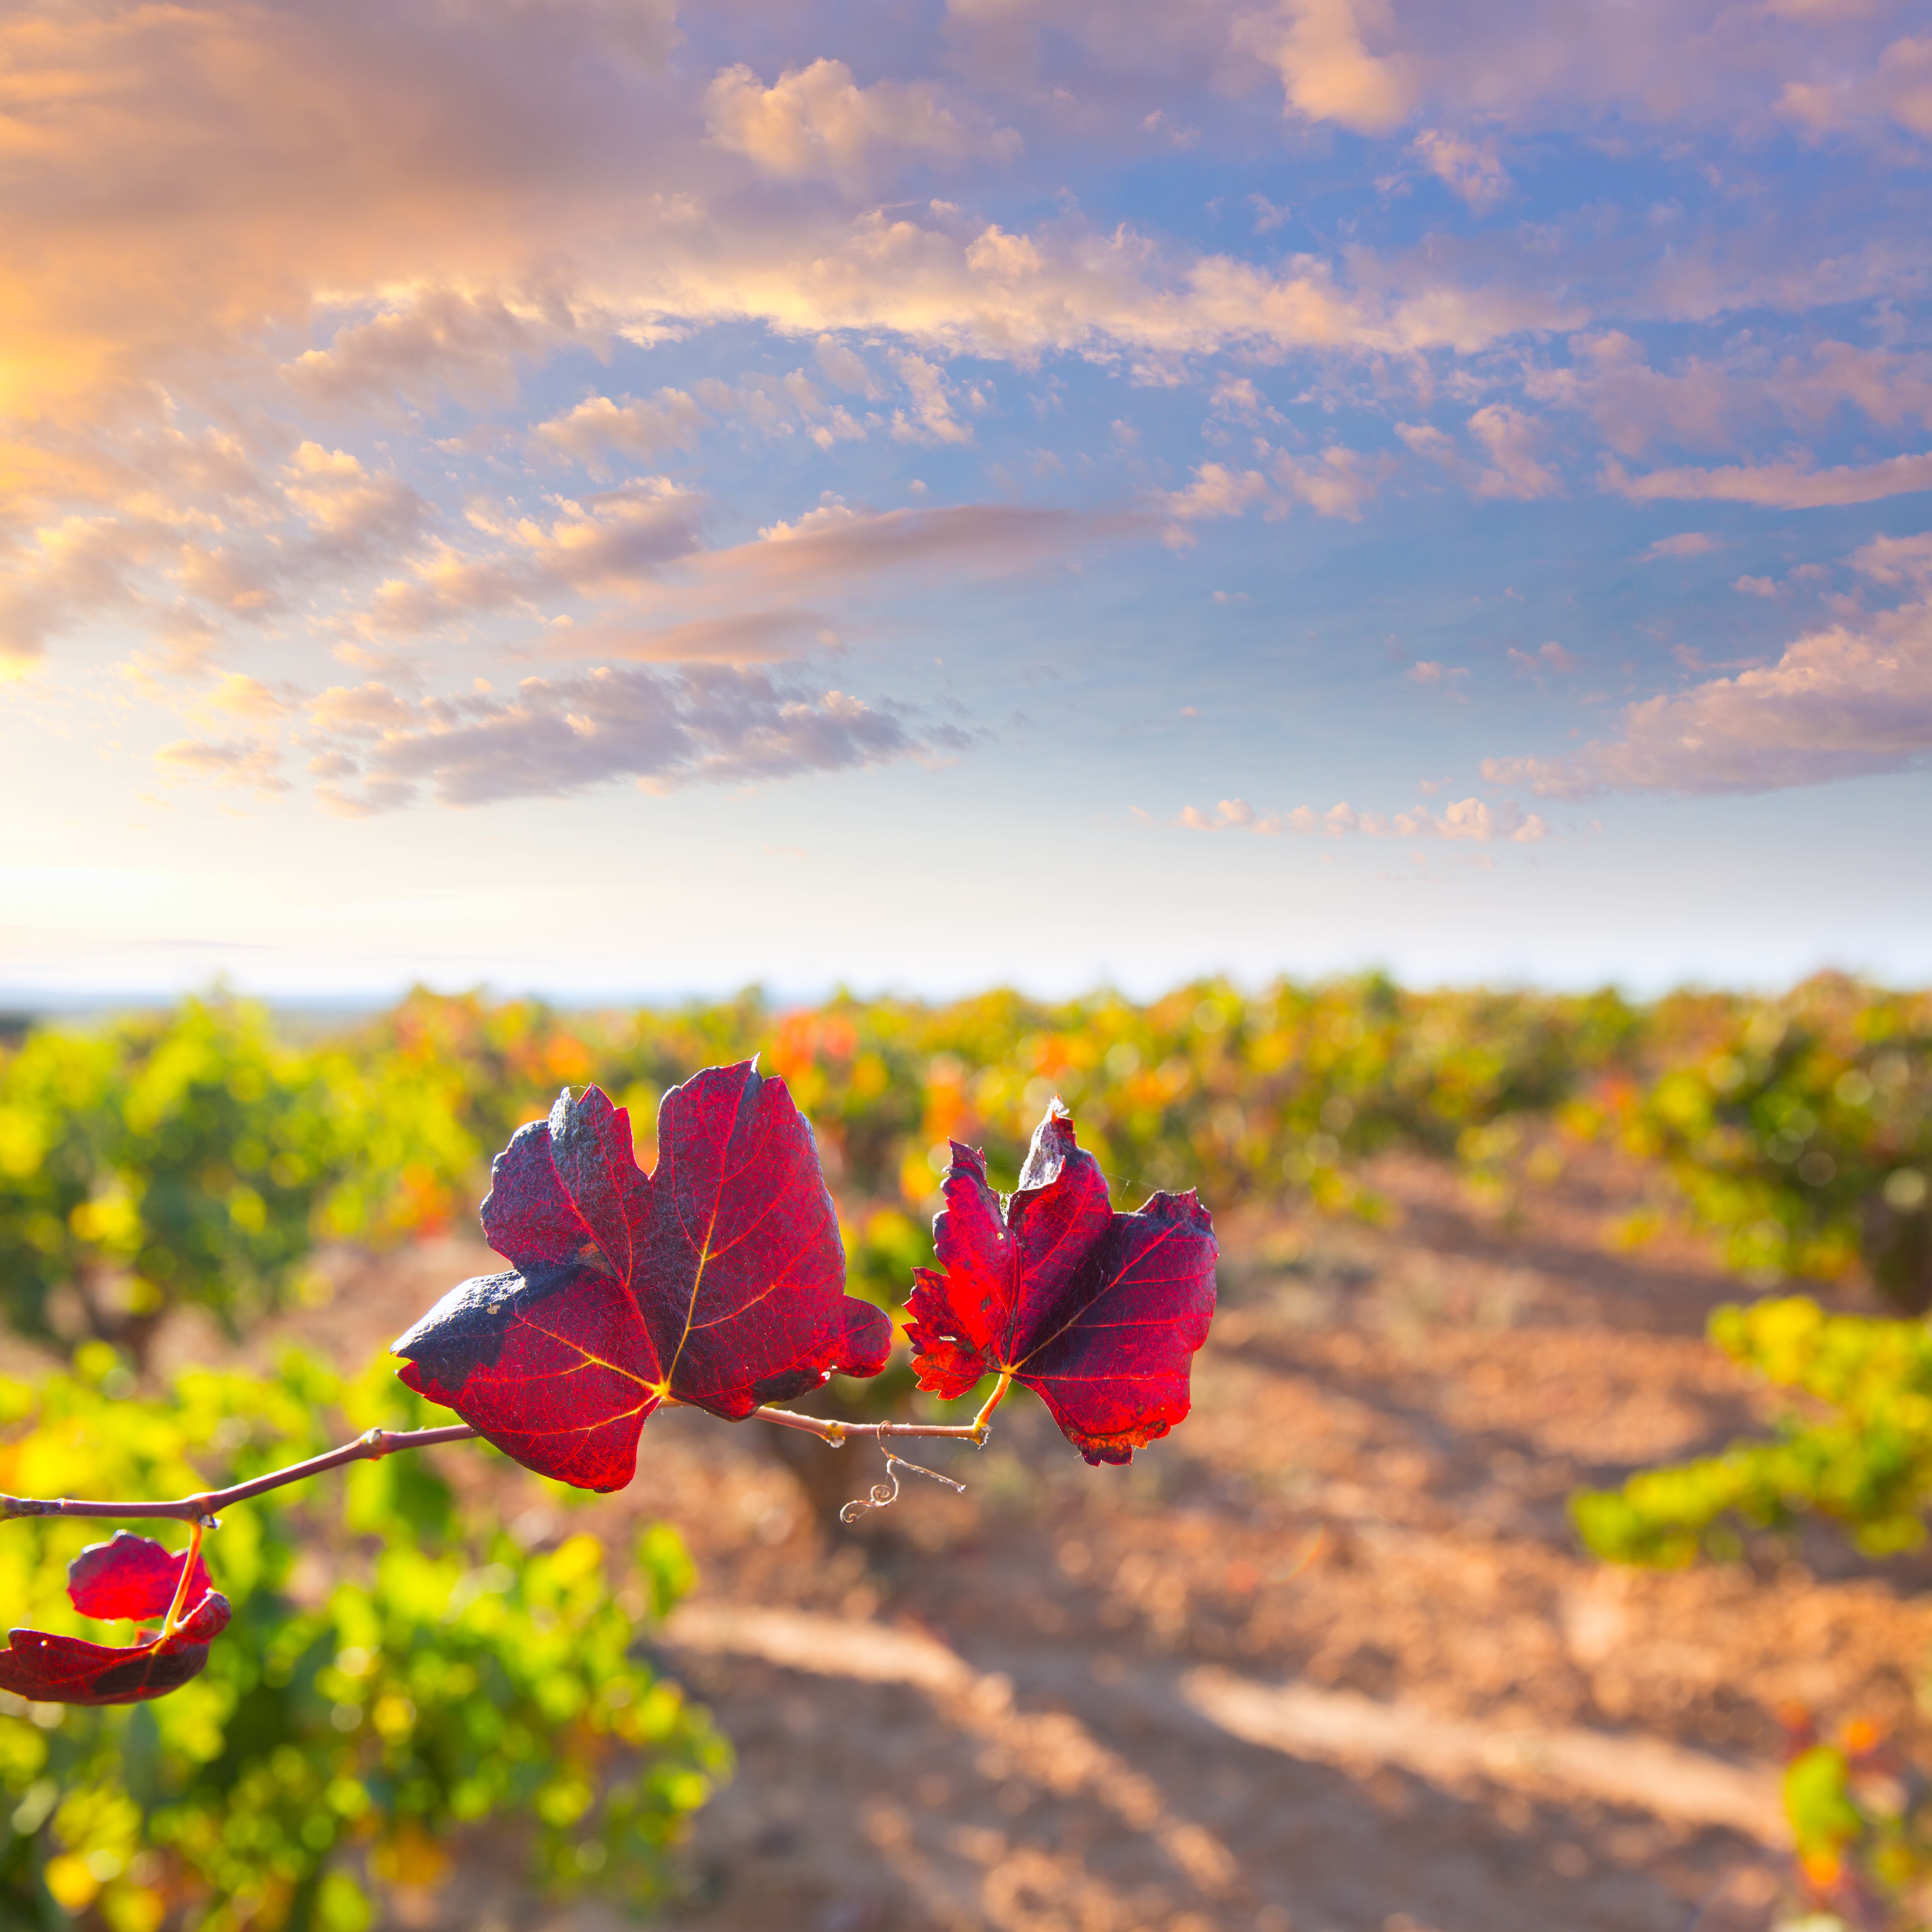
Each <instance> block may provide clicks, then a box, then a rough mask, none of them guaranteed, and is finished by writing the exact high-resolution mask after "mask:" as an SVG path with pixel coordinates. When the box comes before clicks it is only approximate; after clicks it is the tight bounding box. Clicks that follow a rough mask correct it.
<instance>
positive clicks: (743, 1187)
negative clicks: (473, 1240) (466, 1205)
mask: <svg viewBox="0 0 1932 1932" xmlns="http://www.w3.org/2000/svg"><path fill="white" fill-rule="evenodd" d="M483 1232H484V1236H485V1237H486V1238H487V1240H488V1241H489V1243H490V1246H491V1247H493V1248H494V1249H495V1250H496V1252H497V1253H499V1254H500V1255H502V1256H504V1257H505V1259H507V1260H508V1261H509V1262H511V1263H513V1264H514V1268H515V1272H514V1273H511V1274H498V1275H486V1276H484V1277H480V1278H479V1279H478V1280H474V1281H467V1282H464V1283H462V1284H461V1286H459V1287H458V1288H455V1289H452V1291H451V1292H449V1294H448V1295H446V1296H444V1298H443V1300H442V1301H440V1302H439V1303H437V1305H436V1307H434V1308H433V1309H431V1310H430V1312H429V1313H428V1314H427V1315H426V1316H424V1317H423V1319H422V1320H421V1321H420V1322H418V1323H417V1324H416V1326H415V1327H414V1328H412V1329H411V1330H410V1331H409V1333H408V1334H406V1335H404V1337H401V1340H398V1342H396V1343H395V1344H394V1352H395V1353H396V1354H397V1355H401V1356H403V1357H404V1358H405V1361H406V1366H405V1367H404V1368H403V1369H402V1370H401V1372H400V1373H401V1376H402V1379H403V1380H404V1382H406V1383H407V1384H408V1385H409V1386H410V1388H413V1389H415V1390H416V1391H418V1392H419V1394H422V1395H425V1396H427V1397H429V1399H430V1400H431V1401H432V1402H440V1403H443V1404H445V1405H446V1406H447V1407H449V1408H451V1409H455V1411H456V1412H457V1413H458V1415H460V1416H461V1417H462V1418H463V1420H464V1421H466V1422H469V1423H471V1424H474V1425H475V1427H476V1429H477V1430H478V1432H479V1433H481V1434H482V1435H483V1436H485V1437H486V1438H487V1439H488V1440H489V1441H490V1442H493V1443H495V1444H496V1446H497V1447H498V1448H500V1449H502V1451H504V1452H505V1454H508V1455H510V1456H512V1457H514V1458H515V1459H516V1460H517V1461H518V1462H520V1463H523V1465H524V1466H526V1468H528V1469H534V1470H535V1471H536V1472H538V1475H545V1476H553V1477H556V1478H559V1479H560V1480H562V1481H565V1482H567V1483H574V1484H576V1485H577V1487H579V1488H580V1489H588V1490H620V1489H622V1488H623V1487H624V1486H625V1484H627V1483H628V1482H629V1481H630V1480H631V1477H632V1475H634V1473H635V1472H636V1468H637V1435H638V1432H639V1430H641V1429H642V1428H643V1424H644V1421H645V1419H646V1418H647V1417H648V1416H649V1415H650V1413H651V1412H652V1410H653V1409H655V1408H656V1407H657V1406H658V1403H660V1402H662V1401H664V1400H666V1399H667V1398H669V1399H671V1400H676V1401H679V1402H685V1403H692V1404H694V1406H697V1407H698V1408H700V1409H709V1411H710V1412H712V1414H713V1415H721V1416H723V1417H725V1418H727V1419H728V1420H736V1419H737V1418H740V1417H742V1416H746V1415H750V1414H751V1412H752V1410H754V1409H757V1407H758V1406H760V1404H761V1403H767V1402H776V1401H782V1400H784V1398H786V1397H788V1396H794V1395H799V1394H802V1393H803V1392H804V1391H805V1390H807V1389H810V1388H817V1386H818V1385H819V1384H820V1383H821V1382H824V1381H825V1380H826V1379H827V1378H828V1377H829V1376H832V1375H834V1374H841V1375H851V1376H872V1375H877V1373H878V1372H879V1370H880V1369H881V1368H882V1367H883V1366H884V1364H885V1359H886V1352H887V1350H888V1349H889V1346H890V1343H891V1340H892V1331H891V1328H890V1325H889V1324H888V1322H886V1318H885V1316H884V1315H883V1313H882V1312H881V1311H880V1310H878V1309H876V1308H874V1307H872V1306H871V1304H869V1303H866V1302H862V1301H857V1300H855V1299H854V1298H851V1297H850V1296H848V1295H846V1294H845V1292H844V1284H845V1256H844V1250H843V1248H842V1247H841V1246H840V1244H839V1241H838V1217H837V1214H836V1213H835V1211H834V1209H833V1208H832V1197H831V1196H829V1194H828V1193H826V1189H825V1181H824V1178H823V1175H821V1174H820V1171H819V1165H818V1152H817V1148H816V1147H815V1146H814V1145H813V1142H812V1139H811V1128H810V1127H808V1126H807V1125H806V1124H805V1118H804V1117H803V1115H801V1114H800V1113H799V1111H798V1109H797V1108H796V1107H795V1106H793V1104H792V1100H791V1096H790V1094H788V1093H787V1091H786V1090H785V1085H784V1082H783V1081H781V1080H777V1079H770V1080H767V1079H763V1078H762V1077H761V1076H760V1075H759V1074H758V1073H757V1070H756V1068H755V1066H754V1064H753V1063H751V1062H750V1061H745V1062H744V1063H742V1064H740V1065H739V1066H736V1067H711V1068H709V1069H707V1070H706V1071H705V1072H703V1073H700V1074H697V1076H694V1078H693V1079H690V1080H688V1081H687V1082H685V1084H684V1085H682V1086H681V1087H674V1088H672V1089H671V1091H670V1092H669V1093H668V1094H666V1095H665V1096H664V1103H663V1105H662V1106H661V1108H660V1109H658V1165H657V1169H656V1171H655V1172H654V1173H652V1174H649V1175H646V1174H645V1173H643V1172H641V1171H640V1169H639V1168H638V1166H637V1161H636V1159H635V1157H634V1155H633V1154H632V1152H631V1125H630V1117H629V1115H628V1113H627V1112H625V1110H624V1109H622V1108H619V1107H613V1106H611V1104H610V1101H609V1100H607V1098H606V1097H604V1094H602V1093H601V1091H599V1090H598V1088H595V1087H591V1088H586V1089H585V1091H584V1093H583V1097H581V1098H580V1099H579V1100H574V1101H573V1100H571V1097H570V1092H569V1090H568V1088H565V1090H564V1092H563V1094H562V1097H560V1098H559V1100H558V1101H557V1103H556V1106H555V1107H553V1109H551V1110H550V1118H549V1119H548V1120H547V1121H532V1123H531V1124H529V1126H527V1127H520V1128H519V1129H518V1130H517V1133H516V1135H515V1136H514V1138H513V1139H511V1142H510V1145H509V1146H508V1148H506V1149H505V1151H503V1152H502V1154H499V1155H498V1156H497V1157H496V1161H495V1163H493V1166H492V1167H491V1169H490V1194H489V1197H488V1199H486V1200H485V1201H484V1203H483Z"/></svg>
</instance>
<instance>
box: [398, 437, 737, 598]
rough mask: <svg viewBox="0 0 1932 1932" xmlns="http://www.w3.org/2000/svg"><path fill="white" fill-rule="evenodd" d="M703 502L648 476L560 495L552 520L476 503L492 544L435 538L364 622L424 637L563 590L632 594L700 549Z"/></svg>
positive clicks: (475, 516) (475, 515)
mask: <svg viewBox="0 0 1932 1932" xmlns="http://www.w3.org/2000/svg"><path fill="white" fill-rule="evenodd" d="M699 507H700V505H699V499H698V498H697V496H696V494H695V493H694V492H692V491H690V490H685V489H682V488H680V487H679V486H678V485H677V484H674V483H673V482H671V481H670V479H669V478H666V477H661V476H653V477H640V478H637V479H636V480H634V481H632V482H630V483H627V484H625V485H624V486H623V487H622V488H621V489H618V490H607V491H605V492H604V493H602V494H601V495H598V496H586V497H584V498H583V499H582V500H581V501H574V500H571V499H559V501H558V503H557V505H556V510H557V514H556V515H555V516H553V517H552V518H551V519H550V521H549V522H547V523H545V522H543V521H541V520H538V519H537V518H535V517H512V518H510V519H508V520H500V521H499V520H493V519H492V518H490V517H488V516H487V515H486V514H484V513H483V512H481V511H478V510H476V509H473V508H472V512H471V520H472V523H475V524H476V525H477V526H478V528H479V529H481V530H482V532H483V533H484V535H487V536H490V537H493V538H496V541H497V544H498V547H497V548H496V549H495V550H493V551H489V552H485V553H478V552H475V551H469V550H458V549H457V548H456V547H455V546H454V545H453V544H449V543H447V542H438V543H437V544H434V545H433V546H432V547H431V548H430V549H429V550H427V551H426V552H424V553H421V554H419V555H418V556H416V557H413V559H411V560H410V574H408V575H407V576H399V577H390V578H389V579H388V580H386V581H385V582H384V583H382V584H381V585H380V586H378V588H377V591H376V592H375V594H374V596H373V597H372V598H371V599H370V600H369V601H368V604H367V605H366V606H365V609H364V611H363V613H362V619H361V621H362V623H363V625H364V626H365V628H367V629H368V630H370V631H374V632H376V633H380V634H388V635H399V636H407V635H420V634H425V633H428V632H430V631H437V630H440V629H443V628H446V627H447V626H449V625H455V624H460V623H462V622H465V621H466V620H468V619H473V618H479V617H487V616H493V615H496V614H497V613H501V612H504V611H513V610H514V611H521V612H523V613H528V614H532V615H534V614H537V613H538V612H539V611H540V610H541V607H542V606H543V605H544V604H545V603H546V602H547V601H549V600H551V599H553V598H556V597H557V596H559V595H562V594H564V593H572V594H575V595H585V596H592V597H595V596H610V595H633V596H634V595H636V594H637V593H638V592H640V591H641V590H642V589H643V587H644V586H646V584H647V583H650V582H652V580H654V579H655V578H656V577H658V576H659V575H660V574H661V573H662V571H663V568H664V565H666V564H667V563H669V562H671V561H672V560H673V559H676V558H679V557H683V556H688V555H689V554H690V553H691V552H692V551H693V550H695V549H696V548H697V544H698V524H697V518H698V511H699Z"/></svg>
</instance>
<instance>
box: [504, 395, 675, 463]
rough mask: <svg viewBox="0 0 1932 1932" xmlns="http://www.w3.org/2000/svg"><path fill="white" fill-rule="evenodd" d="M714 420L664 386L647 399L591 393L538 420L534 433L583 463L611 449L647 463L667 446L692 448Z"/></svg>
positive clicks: (540, 440) (537, 438) (546, 445)
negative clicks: (563, 410)
mask: <svg viewBox="0 0 1932 1932" xmlns="http://www.w3.org/2000/svg"><path fill="white" fill-rule="evenodd" d="M709 420H710V419H709V417H708V416H706V415H705V413H704V412H703V410H700V408H699V407H697V404H695V403H694V402H693V401H691V398H690V397H688V395H685V392H683V391H682V389H660V390H658V392H657V394H656V395H655V396H653V397H652V398H649V400H647V401H643V402H637V401H633V400H632V399H631V398H629V397H628V396H627V397H625V399H624V400H623V401H622V403H614V402H613V401H611V400H610V398H609V397H608V396H587V397H586V398H584V400H583V401H582V402H580V403H579V404H577V407H575V408H574V409H573V410H569V411H568V412H567V413H565V415H562V416H552V417H551V418H550V420H549V421H548V422H541V423H539V424H538V425H537V426H536V428H535V429H533V430H532V431H531V432H530V436H531V440H532V441H533V442H534V443H536V444H538V446H540V447H541V448H544V449H550V450H553V451H554V452H556V453H557V454H558V455H563V456H568V457H571V458H574V460H576V461H577V462H579V463H593V464H594V463H599V462H601V460H602V458H603V457H604V454H605V453H606V452H610V451H615V452H616V453H617V454H618V455H622V456H631V457H635V458H638V459H639V460H640V461H643V462H649V461H650V460H652V458H655V457H656V456H657V455H659V454H660V453H661V452H663V451H664V450H667V449H691V447H692V446H694V444H695V443H696V442H697V437H698V434H699V432H700V431H701V430H702V429H703V428H704V426H705V425H706V423H707V422H709Z"/></svg>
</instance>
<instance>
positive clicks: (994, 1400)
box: [968, 1369, 1013, 1442]
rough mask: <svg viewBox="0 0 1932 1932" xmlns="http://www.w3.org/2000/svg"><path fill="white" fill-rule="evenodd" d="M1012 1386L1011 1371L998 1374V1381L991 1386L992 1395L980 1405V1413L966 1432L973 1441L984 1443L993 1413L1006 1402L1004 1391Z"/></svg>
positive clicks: (1005, 1392)
mask: <svg viewBox="0 0 1932 1932" xmlns="http://www.w3.org/2000/svg"><path fill="white" fill-rule="evenodd" d="M1012 1387H1013V1370H1011V1369H1007V1370H1003V1371H1002V1372H1001V1376H1000V1379H999V1380H998V1382H995V1384H994V1385H993V1392H992V1394H991V1395H989V1397H987V1398H986V1401H985V1402H984V1403H982V1404H981V1406H980V1413H979V1414H978V1415H976V1416H974V1418H973V1427H972V1428H971V1430H970V1431H969V1432H968V1433H970V1434H971V1436H972V1438H973V1440H974V1442H985V1441H986V1431H987V1430H988V1428H989V1427H990V1426H991V1424H992V1420H993V1412H994V1410H995V1409H998V1407H999V1406H1000V1405H1001V1403H1003V1402H1004V1401H1005V1400H1006V1399H1007V1390H1009V1389H1010V1388H1012Z"/></svg>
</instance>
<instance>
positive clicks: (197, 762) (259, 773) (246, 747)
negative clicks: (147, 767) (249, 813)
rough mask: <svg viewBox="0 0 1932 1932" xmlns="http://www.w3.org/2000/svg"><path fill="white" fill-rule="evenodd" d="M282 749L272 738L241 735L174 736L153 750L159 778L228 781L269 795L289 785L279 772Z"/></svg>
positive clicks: (211, 782)
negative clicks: (175, 737)
mask: <svg viewBox="0 0 1932 1932" xmlns="http://www.w3.org/2000/svg"><path fill="white" fill-rule="evenodd" d="M281 762H282V750H281V746H280V745H278V744H277V743H276V742H275V740H274V739H270V738H264V737H259V736H247V735H243V736H238V737H234V738H224V739H214V740H209V739H199V738H181V739H176V740H175V742H173V743H172V744H169V745H162V746H161V748H160V749H159V750H158V751H156V752H155V754H154V763H155V765H156V766H157V768H158V769H159V770H160V774H161V775H162V777H163V778H168V779H171V780H172V781H175V782H176V783H195V782H199V783H202V784H214V785H232V786H234V787H237V788H239V789H242V790H249V791H254V792H260V793H263V794H265V795H269V796H272V795H274V794H275V793H281V792H286V791H288V790H290V789H291V787H290V784H289V781H288V780H287V778H284V776H283V775H282V772H281Z"/></svg>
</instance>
